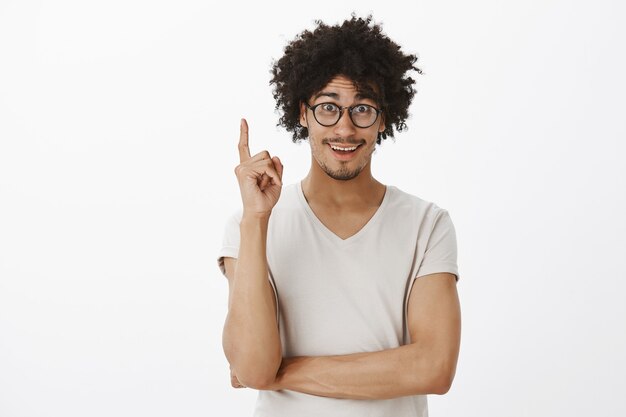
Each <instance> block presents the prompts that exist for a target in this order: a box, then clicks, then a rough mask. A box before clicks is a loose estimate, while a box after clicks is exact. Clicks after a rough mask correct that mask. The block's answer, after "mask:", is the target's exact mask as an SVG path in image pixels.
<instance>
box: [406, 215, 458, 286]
mask: <svg viewBox="0 0 626 417" xmlns="http://www.w3.org/2000/svg"><path fill="white" fill-rule="evenodd" d="M438 272H449V273H451V274H454V275H455V276H456V280H457V281H458V280H459V268H458V266H457V246H456V231H455V229H454V224H453V223H452V219H451V218H450V214H448V211H447V210H444V209H440V211H439V212H438V213H437V214H436V215H435V219H434V221H433V226H432V229H431V232H430V236H429V237H428V241H427V244H426V251H425V253H424V257H423V259H422V263H421V264H420V267H419V269H418V270H417V274H416V275H415V277H416V278H419V277H421V276H424V275H428V274H434V273H438Z"/></svg>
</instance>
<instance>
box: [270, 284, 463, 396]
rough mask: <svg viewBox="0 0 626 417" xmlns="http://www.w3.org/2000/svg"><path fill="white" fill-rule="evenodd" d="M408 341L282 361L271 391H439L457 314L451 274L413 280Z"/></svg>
mask: <svg viewBox="0 0 626 417" xmlns="http://www.w3.org/2000/svg"><path fill="white" fill-rule="evenodd" d="M408 326H409V333H410V335H411V344H409V345H405V346H401V347H398V348H394V349H388V350H383V351H379V352H371V353H356V354H351V355H341V356H321V357H297V358H290V359H285V360H283V364H282V366H281V368H280V370H279V373H278V376H277V378H276V381H275V383H274V384H273V385H272V387H271V389H275V390H278V389H289V390H293V391H299V392H304V393H307V394H312V395H319V396H325V397H334V398H354V399H386V398H395V397H401V396H405V395H417V394H444V393H446V392H447V391H448V390H449V388H450V385H451V384H452V380H453V378H454V374H455V371H456V363H457V358H458V353H459V346H460V334H461V313H460V306H459V300H458V295H457V290H456V280H455V277H454V275H453V274H449V273H438V274H431V275H427V276H424V277H420V278H419V279H417V280H416V281H415V283H414V285H413V288H412V290H411V294H410V296H409V305H408Z"/></svg>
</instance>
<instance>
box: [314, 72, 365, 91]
mask: <svg viewBox="0 0 626 417" xmlns="http://www.w3.org/2000/svg"><path fill="white" fill-rule="evenodd" d="M324 90H345V91H346V92H351V93H357V92H358V91H357V88H356V84H355V83H354V81H352V80H351V79H350V78H348V77H345V76H343V75H338V76H336V77H334V78H333V79H331V80H330V81H329V82H328V84H326V86H324V88H322V91H324Z"/></svg>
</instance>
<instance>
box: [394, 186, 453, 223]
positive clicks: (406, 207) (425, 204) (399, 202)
mask: <svg viewBox="0 0 626 417" xmlns="http://www.w3.org/2000/svg"><path fill="white" fill-rule="evenodd" d="M387 192H388V193H389V205H388V211H389V212H390V213H392V214H393V215H400V216H403V217H405V216H406V217H405V219H408V218H410V219H414V220H417V221H418V222H420V223H422V222H424V221H426V222H432V223H434V222H436V221H437V219H439V218H440V217H442V216H446V215H448V211H447V210H446V209H443V208H441V207H440V206H438V205H437V204H435V203H434V202H432V201H428V200H425V199H423V198H420V197H418V196H416V195H413V194H410V193H407V192H405V191H403V190H401V189H399V188H398V187H395V186H393V185H389V186H387Z"/></svg>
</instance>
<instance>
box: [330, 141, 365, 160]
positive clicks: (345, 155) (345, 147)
mask: <svg viewBox="0 0 626 417" xmlns="http://www.w3.org/2000/svg"><path fill="white" fill-rule="evenodd" d="M361 145H362V144H353V143H342V144H339V143H328V147H329V148H330V151H331V152H332V153H333V155H334V156H335V158H337V159H339V160H342V161H345V160H348V159H351V158H352V157H353V156H354V155H355V154H356V153H357V152H358V150H359V148H360V147H361Z"/></svg>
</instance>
